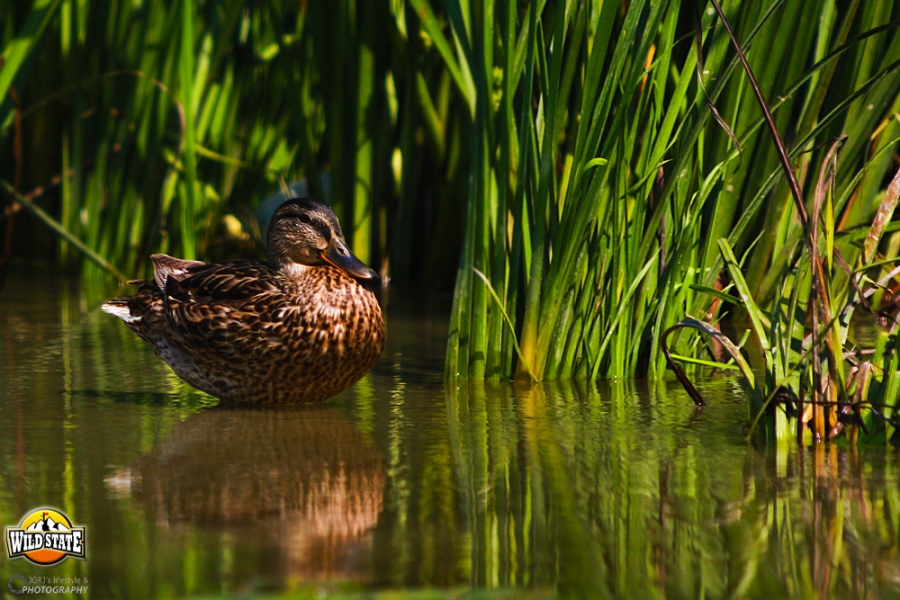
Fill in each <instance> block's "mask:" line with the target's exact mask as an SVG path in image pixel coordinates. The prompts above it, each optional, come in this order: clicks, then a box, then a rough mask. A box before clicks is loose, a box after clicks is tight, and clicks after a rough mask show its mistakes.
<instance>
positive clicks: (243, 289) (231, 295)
mask: <svg viewBox="0 0 900 600" xmlns="http://www.w3.org/2000/svg"><path fill="white" fill-rule="evenodd" d="M165 292H166V295H167V296H168V297H169V298H173V299H176V300H178V301H180V302H186V303H192V304H225V305H229V306H235V305H241V304H244V303H246V302H252V301H254V299H255V298H257V297H258V296H260V295H265V296H270V295H271V294H273V293H274V294H280V293H282V290H281V288H280V287H279V285H278V277H277V272H276V271H275V270H274V269H273V268H272V267H270V266H269V265H267V264H266V263H262V262H259V261H255V260H228V261H221V262H217V263H212V264H206V263H200V264H199V265H194V266H189V267H187V268H186V269H185V272H184V274H183V276H176V277H169V278H168V279H167V280H166V286H165Z"/></svg>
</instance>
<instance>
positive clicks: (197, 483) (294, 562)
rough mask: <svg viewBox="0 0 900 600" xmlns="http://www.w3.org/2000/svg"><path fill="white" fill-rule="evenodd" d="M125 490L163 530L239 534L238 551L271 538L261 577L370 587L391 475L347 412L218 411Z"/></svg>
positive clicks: (150, 462) (136, 472) (172, 443)
mask: <svg viewBox="0 0 900 600" xmlns="http://www.w3.org/2000/svg"><path fill="white" fill-rule="evenodd" d="M123 482H127V485H128V486H129V487H130V493H131V494H133V495H134V496H135V497H136V498H137V499H138V500H139V501H140V502H142V503H143V504H144V505H145V506H146V507H147V509H148V511H150V512H151V513H152V514H153V515H155V519H156V522H157V524H158V525H162V526H166V527H177V526H178V524H179V523H190V524H200V525H203V526H205V528H206V529H209V528H219V529H222V530H224V531H226V532H228V531H233V532H236V533H238V534H237V535H235V536H233V540H234V541H233V543H234V544H235V546H240V545H241V541H240V540H246V539H248V538H253V539H257V540H258V539H260V538H262V539H263V540H264V543H265V544H266V545H268V546H269V549H268V550H267V551H265V552H264V554H266V555H267V558H266V559H265V561H264V563H265V564H259V565H246V566H247V568H249V569H251V570H255V571H256V572H269V574H271V575H272V576H275V577H279V576H286V577H290V578H292V579H295V580H296V579H299V580H324V579H335V578H336V579H354V580H360V579H365V578H366V574H367V573H368V571H369V570H370V569H369V564H370V560H368V558H369V556H370V555H371V547H372V534H371V529H372V528H373V527H374V526H375V524H376V523H377V521H378V516H379V513H380V512H381V508H382V502H383V493H384V486H385V469H384V462H383V459H382V455H381V452H380V451H379V450H378V448H377V447H376V446H375V444H374V443H373V442H372V440H371V439H370V438H369V437H368V436H367V435H365V434H364V433H363V432H361V431H360V430H359V428H358V427H357V426H356V424H355V423H354V422H353V421H352V420H351V419H349V418H348V417H347V416H346V415H344V414H343V413H341V412H340V411H338V410H337V409H334V408H329V407H326V406H319V407H299V408H284V409H279V410H271V409H270V410H262V409H259V410H252V409H243V410H239V409H233V408H230V409H225V408H217V409H212V410H207V411H203V412H200V413H197V414H194V415H191V416H190V417H189V418H188V419H187V420H185V421H184V422H183V423H181V424H179V425H178V426H177V427H176V428H175V430H174V431H173V432H172V434H171V435H170V436H169V438H168V439H167V440H166V441H164V442H162V443H160V444H159V445H157V446H156V447H155V448H154V449H153V450H152V451H151V452H150V453H149V454H148V455H146V456H144V457H143V458H142V459H140V460H139V461H138V462H137V463H136V464H134V465H132V466H131V467H129V468H128V469H127V472H125V473H119V474H117V475H116V476H115V477H114V478H110V479H108V480H107V485H108V486H110V487H112V488H120V491H121V486H122V485H123ZM244 528H249V529H250V530H251V531H249V532H245V531H242V530H243V529H244ZM239 530H241V531H239ZM239 554H240V550H239V549H236V550H235V555H236V559H237V558H239V556H237V555H239ZM273 554H274V556H273ZM273 559H274V560H273ZM248 560H250V561H251V562H252V560H254V559H253V558H252V557H248ZM276 565H277V566H276ZM282 568H283V569H285V571H286V572H284V573H280V572H272V571H273V570H280V569H282Z"/></svg>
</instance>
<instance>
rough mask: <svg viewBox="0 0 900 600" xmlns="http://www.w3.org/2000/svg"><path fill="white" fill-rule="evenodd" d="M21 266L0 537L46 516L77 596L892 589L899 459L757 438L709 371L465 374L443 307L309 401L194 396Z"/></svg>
mask: <svg viewBox="0 0 900 600" xmlns="http://www.w3.org/2000/svg"><path fill="white" fill-rule="evenodd" d="M107 293H113V294H114V293H115V291H114V290H109V289H107V290H91V291H89V292H88V291H85V290H84V289H82V288H81V287H80V286H79V285H78V283H77V282H76V281H73V280H70V279H65V278H62V277H56V276H53V275H51V274H50V273H48V272H46V271H40V270H39V271H37V272H33V270H31V269H25V268H21V267H19V268H17V269H16V270H14V271H13V272H12V273H11V279H10V280H9V281H8V283H7V289H6V291H5V292H4V294H3V295H2V296H0V526H13V525H17V524H18V523H19V521H20V520H21V518H22V517H23V516H25V514H26V513H28V512H29V511H30V510H32V509H35V508H38V507H43V506H51V507H55V508H58V509H60V510H62V511H63V512H64V513H65V514H66V515H68V517H69V518H70V519H71V520H72V521H73V522H74V523H75V524H76V525H84V526H85V527H86V534H85V537H86V549H87V559H86V560H84V561H81V560H77V559H71V558H70V559H67V560H66V561H64V562H63V563H61V564H59V565H55V566H51V567H38V566H36V565H32V564H31V563H29V562H27V561H26V559H22V558H20V559H15V560H10V559H9V558H7V556H6V553H5V552H3V553H2V554H0V590H3V591H2V592H0V593H4V594H6V595H7V596H8V597H10V598H12V597H17V598H18V597H27V596H13V595H11V594H9V593H8V592H7V582H8V580H9V578H10V577H12V576H13V575H15V574H21V575H23V576H25V577H26V578H30V577H42V578H51V579H52V578H54V577H80V578H82V579H85V578H86V580H87V588H88V589H87V591H86V592H85V593H82V594H70V597H90V598H158V597H184V596H207V597H209V596H215V597H223V596H224V597H230V596H238V595H240V596H242V597H245V596H246V595H264V594H288V595H294V596H298V597H317V598H323V597H345V596H351V597H369V596H372V597H391V598H395V597H405V596H407V595H408V596H410V597H417V598H418V597H428V598H432V597H433V598H440V597H445V596H447V597H476V598H482V597H483V598H499V597H502V598H520V597H525V598H556V597H566V598H568V597H573V598H604V597H610V598H730V597H738V598H743V597H747V598H749V597H753V598H787V597H796V598H815V597H823V598H826V597H827V598H832V597H833V598H898V597H900V544H898V540H900V455H898V452H897V450H895V449H893V448H891V447H888V448H887V449H886V448H885V447H884V446H878V447H874V448H855V449H847V448H840V447H837V446H835V445H831V446H828V447H818V448H815V449H798V448H796V447H794V446H786V447H783V448H775V447H772V448H762V449H760V448H754V447H753V446H752V445H750V444H748V443H747V442H745V440H744V434H743V428H744V425H745V423H746V414H745V408H744V403H743V397H742V396H741V393H740V390H739V389H738V387H737V384H736V382H734V381H733V380H730V379H722V380H716V381H712V382H707V383H706V384H705V386H704V388H703V392H704V393H705V395H706V396H707V397H708V398H709V399H710V401H711V406H710V407H708V408H706V409H704V410H703V411H702V412H698V411H696V410H695V409H694V407H693V405H692V404H691V402H690V401H689V399H688V398H687V396H686V395H685V394H684V393H683V392H682V390H681V389H680V388H679V387H678V384H677V383H675V382H670V383H665V384H661V385H657V386H649V385H648V384H646V383H644V382H640V381H637V382H636V381H614V382H605V383H603V384H601V385H599V386H595V385H588V384H582V383H575V384H562V383H559V384H545V385H543V386H538V387H534V388H531V389H522V388H516V387H515V386H513V385H506V384H503V385H501V384H494V385H488V384H484V385H482V384H466V383H460V384H457V385H447V384H445V383H444V381H443V378H442V360H443V351H444V344H445V341H446V307H444V306H441V304H440V303H439V302H432V301H430V300H428V299H423V298H415V299H406V298H398V297H396V295H395V296H394V297H392V298H391V300H390V303H389V308H388V330H389V333H388V347H387V350H386V351H385V354H384V356H383V358H382V360H381V361H380V363H379V364H378V365H377V366H376V368H375V369H374V371H373V372H372V373H371V374H370V375H369V376H367V377H366V378H365V379H364V380H363V381H361V382H360V383H359V384H357V385H356V386H355V387H354V388H353V389H351V390H349V391H348V392H346V393H344V394H342V395H341V396H339V397H338V398H336V399H334V400H332V401H330V402H328V403H327V404H326V405H323V406H317V407H313V408H302V407H301V408H281V409H256V410H251V409H242V410H237V409H232V408H222V407H215V406H214V405H215V400H214V399H212V398H210V397H209V396H206V395H204V394H202V393H200V392H196V391H193V390H191V389H190V388H189V387H188V386H186V385H185V384H183V383H181V382H180V381H179V380H178V379H177V378H176V377H175V376H174V375H173V374H172V373H171V371H169V369H168V367H166V366H165V365H164V364H163V363H162V362H161V361H159V360H158V359H157V358H156V357H155V356H154V354H153V352H152V351H151V350H150V348H149V347H148V346H147V345H146V344H144V343H143V342H141V341H140V340H139V339H138V338H137V337H136V336H134V335H133V334H132V333H131V332H129V331H128V330H127V329H126V328H125V326H124V325H123V324H122V323H120V322H118V321H117V320H116V319H114V318H112V317H110V316H109V315H106V314H104V313H102V312H101V311H100V309H99V305H100V302H101V301H102V300H103V299H104V295H105V294H107Z"/></svg>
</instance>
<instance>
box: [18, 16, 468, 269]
mask: <svg viewBox="0 0 900 600" xmlns="http://www.w3.org/2000/svg"><path fill="white" fill-rule="evenodd" d="M0 10H2V15H3V16H2V27H0V50H2V51H3V58H4V67H3V69H2V70H0V159H2V160H0V178H2V179H3V181H4V182H5V183H6V186H5V187H6V193H5V194H4V198H3V200H2V202H0V204H2V206H3V207H4V208H5V210H4V212H3V215H2V216H0V221H3V222H4V223H3V225H4V227H3V230H2V231H3V232H4V233H5V229H6V228H7V227H9V228H10V231H12V232H13V233H14V239H15V242H16V243H15V245H14V246H13V248H12V251H13V253H14V254H20V255H27V254H29V253H31V254H37V255H40V256H45V257H46V256H47V255H48V254H49V252H48V249H49V248H52V245H51V244H56V242H57V240H59V242H58V252H59V258H60V259H61V260H62V261H63V262H65V263H67V264H68V263H75V262H77V261H78V260H79V259H80V258H81V257H84V256H87V257H89V258H90V259H91V260H92V261H93V262H94V263H96V264H100V265H101V266H102V267H104V268H105V269H106V270H107V271H111V272H114V273H119V274H121V273H125V274H128V275H130V276H134V275H137V274H139V273H140V272H142V271H145V270H146V268H147V265H148V261H147V260H146V259H147V256H148V255H149V254H150V253H152V252H169V253H172V254H177V255H180V256H185V257H199V258H204V259H209V258H217V257H222V256H235V255H247V254H254V253H256V254H259V253H261V250H262V249H261V248H259V246H258V243H257V242H259V241H260V239H261V238H263V237H264V234H265V232H264V231H262V232H260V231H258V229H259V226H260V224H264V222H265V219H266V218H267V215H266V214H265V210H260V209H259V205H260V204H261V203H262V201H263V200H264V199H265V198H266V197H268V196H271V195H272V194H274V193H275V192H277V191H278V189H279V180H281V179H284V180H286V181H287V182H289V183H292V182H297V181H302V182H303V183H304V184H305V189H306V190H307V191H308V193H310V194H311V195H315V196H318V197H321V198H324V199H326V200H328V201H330V202H331V203H332V204H333V206H334V207H335V210H336V212H337V213H338V215H339V217H340V219H341V222H342V225H343V229H344V232H345V234H346V235H347V237H348V240H349V241H350V242H351V244H352V245H353V248H354V251H355V252H356V253H357V254H358V255H359V256H360V257H361V258H363V259H364V260H367V261H368V262H370V263H372V264H373V265H374V266H376V267H382V269H383V271H384V273H385V274H386V275H387V276H389V277H393V278H394V280H395V282H397V283H399V284H410V283H412V284H429V285H433V284H440V282H441V281H442V282H443V285H444V286H449V285H450V284H451V283H452V279H451V277H450V276H452V263H453V257H454V256H455V255H456V252H457V249H458V247H459V241H458V231H459V227H458V226H457V225H455V224H456V223H458V221H459V209H458V206H457V204H458V202H459V200H458V198H459V197H460V196H461V194H460V193H459V186H458V185H457V184H456V183H455V182H456V181H457V179H458V178H457V173H458V172H459V171H460V166H459V165H460V162H461V160H462V159H461V156H463V155H464V152H465V143H464V142H463V141H461V139H462V134H463V131H464V129H463V127H461V126H460V124H459V123H460V122H459V118H458V116H457V115H468V114H469V111H468V109H467V108H464V107H459V108H458V107H457V106H456V105H455V104H454V102H453V101H452V100H451V96H452V93H451V91H450V88H449V85H448V82H449V79H448V77H449V76H448V71H447V70H446V69H445V67H444V65H443V62H442V61H441V59H440V56H439V55H437V54H436V53H434V54H433V53H431V52H429V51H427V49H426V48H425V46H427V45H428V44H429V41H428V40H427V36H426V35H424V34H422V33H421V32H420V31H419V24H418V20H417V19H416V17H415V14H414V13H413V12H412V11H409V10H407V7H406V6H405V5H404V4H403V3H402V2H393V3H390V4H384V5H373V4H367V3H359V2H353V1H349V0H347V1H342V2H339V3H336V4H333V5H332V4H323V3H300V4H297V3H281V2H264V3H260V4H254V5H252V6H250V5H246V4H245V3H240V2H228V1H226V2H208V3H200V4H198V3H192V2H184V1H177V0H167V1H164V2H141V1H138V2H122V1H121V0H92V1H90V2H74V1H73V0H56V1H51V2H44V1H36V2H34V3H30V4H29V3H13V2H5V3H3V4H2V5H0ZM428 48H430V46H428ZM16 98H17V100H15V101H14V99H16ZM423 124H424V125H425V126H423ZM17 136H19V138H20V139H24V140H25V143H24V145H23V147H22V148H20V149H17V147H16V145H15V139H16V138H17ZM16 173H21V178H20V179H21V181H20V182H18V179H17V177H16ZM302 188H303V186H302V185H301V189H302ZM23 208H24V209H29V211H30V212H31V213H32V215H35V216H37V219H32V218H29V217H27V216H24V215H26V214H27V212H29V211H24V212H23V211H22V209H23ZM269 210H271V207H270V208H269ZM10 223H12V225H10ZM448 224H450V226H449V227H448ZM48 225H49V228H48ZM4 237H6V236H5V235H4ZM448 255H449V256H448ZM448 258H449V262H448ZM442 264H444V265H446V266H445V267H443V268H441V267H440V265H442ZM448 275H449V276H448ZM120 276H121V275H120Z"/></svg>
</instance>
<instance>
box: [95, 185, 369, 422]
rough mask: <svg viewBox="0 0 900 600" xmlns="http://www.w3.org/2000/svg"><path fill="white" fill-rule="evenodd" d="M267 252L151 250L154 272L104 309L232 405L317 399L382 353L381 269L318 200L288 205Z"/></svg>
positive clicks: (272, 227) (277, 216) (272, 229)
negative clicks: (205, 254)
mask: <svg viewBox="0 0 900 600" xmlns="http://www.w3.org/2000/svg"><path fill="white" fill-rule="evenodd" d="M267 246H268V261H267V262H263V261H257V260H250V259H236V260H223V261H219V262H214V263H205V262H201V261H196V260H184V259H180V258H174V257H172V256H168V255H165V254H154V255H153V256H151V257H150V259H151V261H152V263H153V279H148V280H135V281H130V282H128V283H129V284H131V285H136V286H137V287H138V290H137V293H135V294H134V295H133V296H123V297H118V298H113V299H111V300H109V301H107V302H106V303H104V304H103V306H102V308H103V310H104V311H105V312H107V313H109V314H111V315H113V316H116V317H118V318H119V319H121V320H122V321H124V323H125V325H127V326H128V328H129V329H131V331H133V332H134V333H136V334H137V335H138V337H140V338H141V339H143V340H144V341H146V342H148V343H149V344H150V345H151V346H152V347H153V349H154V350H155V352H156V355H157V356H159V358H161V359H162V360H163V361H165V362H166V363H167V364H168V365H169V366H170V367H171V368H172V370H173V371H175V373H176V374H177V375H178V376H179V377H180V378H181V379H183V380H184V381H186V382H187V383H189V384H190V385H192V386H194V387H195V388H197V389H200V390H202V391H204V392H207V393H208V394H211V395H213V396H215V397H217V398H220V399H221V400H223V401H226V402H232V403H250V404H288V403H290V404H299V403H309V402H321V401H324V400H327V399H328V398H331V397H332V396H334V395H336V394H338V393H339V392H341V391H343V390H345V389H347V388H349V387H350V386H352V385H353V384H354V383H356V382H357V381H358V380H359V379H361V378H362V377H363V376H364V375H365V374H366V373H368V372H369V370H370V369H372V367H373V366H374V365H375V363H376V362H377V361H378V358H379V356H380V355H381V353H382V351H383V350H384V342H385V325H384V317H383V314H382V311H381V306H380V304H379V302H378V299H377V298H376V296H375V294H374V293H373V291H372V288H373V287H374V286H375V283H376V282H377V281H378V276H377V275H376V273H375V272H374V271H373V270H372V269H370V268H369V267H367V266H366V265H365V264H364V263H363V262H362V261H360V260H359V259H358V258H357V257H356V256H354V255H353V253H352V252H351V251H350V249H349V248H348V246H347V242H346V240H345V239H344V235H343V233H342V232H341V226H340V224H339V223H338V219H337V216H336V215H335V214H334V211H332V210H331V208H330V207H329V206H328V205H327V204H325V203H323V202H320V201H318V200H315V199H313V198H292V199H290V200H287V201H285V202H284V203H283V204H281V205H280V206H279V207H278V209H277V210H276V211H275V213H274V214H273V215H272V219H271V221H270V222H269V227H268V232H267Z"/></svg>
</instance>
